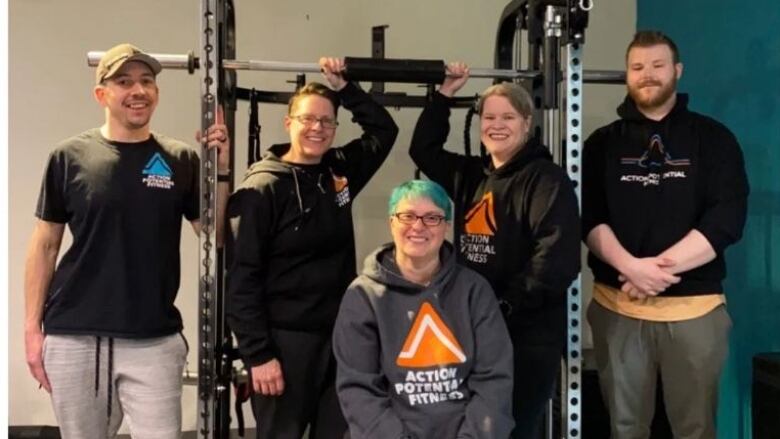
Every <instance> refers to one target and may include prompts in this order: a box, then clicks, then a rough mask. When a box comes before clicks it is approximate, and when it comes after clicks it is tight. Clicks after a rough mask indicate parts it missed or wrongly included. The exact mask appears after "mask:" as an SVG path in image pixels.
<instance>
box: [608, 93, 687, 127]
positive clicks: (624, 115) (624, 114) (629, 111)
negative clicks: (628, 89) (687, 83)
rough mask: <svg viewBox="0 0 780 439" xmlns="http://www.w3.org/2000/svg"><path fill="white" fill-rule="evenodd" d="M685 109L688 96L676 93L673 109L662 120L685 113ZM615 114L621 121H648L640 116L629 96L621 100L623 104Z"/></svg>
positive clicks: (640, 113)
mask: <svg viewBox="0 0 780 439" xmlns="http://www.w3.org/2000/svg"><path fill="white" fill-rule="evenodd" d="M687 109H688V94H687V93H677V101H676V102H675V103H674V107H672V111H670V112H669V114H667V115H666V116H664V119H667V118H669V117H671V116H672V115H674V114H677V113H679V112H681V111H685V110H687ZM617 114H618V116H620V118H621V119H624V120H633V121H644V120H650V119H648V118H647V117H646V116H645V115H644V114H642V112H641V111H639V109H638V108H637V107H636V103H635V102H634V100H633V99H631V96H629V95H626V97H625V99H623V103H621V104H620V105H618V107H617Z"/></svg>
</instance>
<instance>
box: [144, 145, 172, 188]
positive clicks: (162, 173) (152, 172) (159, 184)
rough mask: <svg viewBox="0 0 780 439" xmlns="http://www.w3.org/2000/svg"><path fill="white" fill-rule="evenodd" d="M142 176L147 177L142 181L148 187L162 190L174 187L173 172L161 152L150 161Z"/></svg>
mask: <svg viewBox="0 0 780 439" xmlns="http://www.w3.org/2000/svg"><path fill="white" fill-rule="evenodd" d="M141 174H143V175H145V177H144V178H143V179H142V180H141V181H143V182H144V183H146V186H147V187H153V188H160V189H170V188H172V187H173V178H172V177H173V171H171V167H170V166H168V163H167V162H166V161H165V159H164V158H163V156H162V155H161V154H160V153H159V152H157V153H155V154H154V155H153V156H152V158H151V159H149V161H148V162H147V163H146V166H145V167H144V170H143V171H141Z"/></svg>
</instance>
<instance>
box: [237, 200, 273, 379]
mask: <svg viewBox="0 0 780 439" xmlns="http://www.w3.org/2000/svg"><path fill="white" fill-rule="evenodd" d="M272 209H273V207H272V203H271V202H270V196H269V195H268V194H265V193H262V192H260V191H258V190H255V189H240V190H239V191H237V192H236V193H235V194H233V195H232V196H231V197H230V199H229V201H228V215H227V216H228V221H229V223H228V224H229V225H230V233H228V239H229V240H232V248H233V253H232V254H231V255H229V256H230V258H229V261H228V273H227V274H228V277H227V297H226V314H227V321H228V324H229V325H230V329H231V330H232V331H233V333H234V334H235V335H236V339H237V340H238V350H239V353H240V354H241V358H242V359H243V360H244V363H245V365H246V366H248V367H251V366H257V365H260V364H263V363H265V362H267V361H269V360H271V359H273V358H275V357H276V347H275V346H274V344H273V341H272V339H271V334H270V329H269V324H268V320H269V316H268V310H267V306H266V303H265V276H266V270H267V266H268V263H267V246H268V240H269V238H270V235H271V233H272V227H273V224H272V223H273V222H272V218H273V211H272ZM228 248H231V246H228Z"/></svg>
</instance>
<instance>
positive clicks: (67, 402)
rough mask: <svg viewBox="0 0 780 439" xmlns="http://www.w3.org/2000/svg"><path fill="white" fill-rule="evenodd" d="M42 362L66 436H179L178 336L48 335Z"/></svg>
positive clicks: (181, 354) (183, 351) (181, 353)
mask: <svg viewBox="0 0 780 439" xmlns="http://www.w3.org/2000/svg"><path fill="white" fill-rule="evenodd" d="M43 358H44V359H43V361H44V368H45V370H46V374H47V375H48V378H49V382H50V383H51V387H52V393H51V399H52V404H53V406H54V414H55V415H56V417H57V422H58V423H59V426H60V433H61V435H62V437H63V438H65V439H93V438H94V439H105V438H113V437H114V436H116V433H117V430H119V426H120V424H121V423H122V418H123V417H124V415H126V417H127V422H128V426H129V428H130V434H131V436H132V437H133V438H135V439H147V438H166V439H174V438H176V439H178V438H179V437H180V436H181V393H182V371H183V369H184V364H185V361H186V359H187V345H186V342H185V340H184V338H183V336H182V335H180V334H174V335H170V336H166V337H159V338H151V339H127V338H110V339H109V338H108V337H95V336H81V335H79V336H69V335H47V336H46V338H45V340H44V348H43Z"/></svg>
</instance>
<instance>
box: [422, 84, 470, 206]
mask: <svg viewBox="0 0 780 439" xmlns="http://www.w3.org/2000/svg"><path fill="white" fill-rule="evenodd" d="M451 101H452V99H451V98H448V97H446V96H444V95H443V94H441V93H439V92H436V93H434V94H433V97H432V99H431V101H430V102H428V104H426V106H425V108H424V109H423V111H422V113H420V117H419V118H418V119H417V124H416V125H415V127H414V134H412V143H411V145H410V147H409V155H410V156H411V157H412V160H413V161H414V164H415V165H417V167H418V168H420V171H422V172H423V173H424V174H425V175H426V176H428V178H430V179H431V180H433V181H435V182H436V183H439V184H440V185H441V186H442V187H444V189H445V190H446V191H447V193H448V194H449V195H450V198H453V199H455V197H456V190H457V189H458V187H457V186H458V181H457V179H458V178H459V176H463V175H465V174H470V173H471V172H480V173H481V172H482V165H481V163H480V159H479V158H478V157H466V156H464V155H461V154H456V153H453V152H449V151H446V150H445V149H444V144H445V143H446V142H447V137H448V136H449V133H450V102H451Z"/></svg>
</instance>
